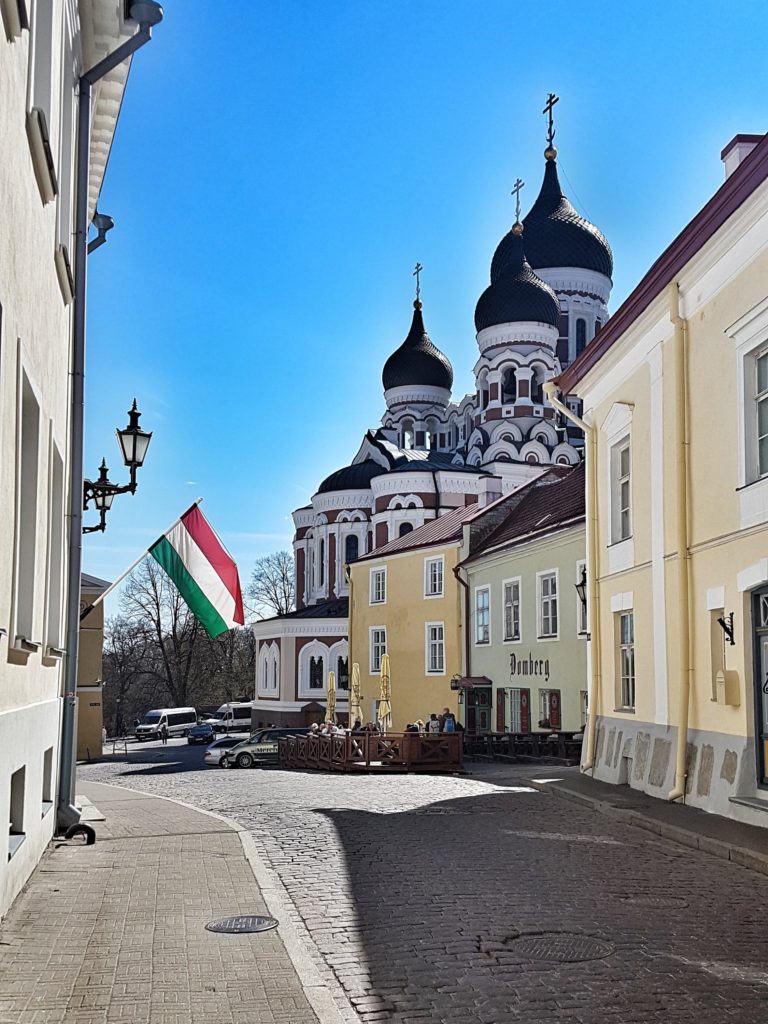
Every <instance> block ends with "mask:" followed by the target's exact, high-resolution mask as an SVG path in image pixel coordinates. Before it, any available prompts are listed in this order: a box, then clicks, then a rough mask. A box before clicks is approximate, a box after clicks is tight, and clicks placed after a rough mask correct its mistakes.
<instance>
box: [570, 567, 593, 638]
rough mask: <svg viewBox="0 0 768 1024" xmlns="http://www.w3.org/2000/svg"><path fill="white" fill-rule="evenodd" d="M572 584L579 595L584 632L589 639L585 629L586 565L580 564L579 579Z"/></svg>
mask: <svg viewBox="0 0 768 1024" xmlns="http://www.w3.org/2000/svg"><path fill="white" fill-rule="evenodd" d="M573 586H574V588H575V590H576V593H577V594H578V595H579V600H580V601H581V611H582V615H583V616H584V632H585V633H586V636H587V639H588V640H589V639H590V637H589V633H587V632H586V630H587V621H586V619H587V567H586V565H582V567H581V579H580V580H579V582H578V583H574V585H573Z"/></svg>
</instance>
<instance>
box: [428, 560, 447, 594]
mask: <svg viewBox="0 0 768 1024" xmlns="http://www.w3.org/2000/svg"><path fill="white" fill-rule="evenodd" d="M444 571H445V559H444V558H443V556H442V555H441V556H440V557H439V558H425V559H424V596H425V597H442V596H443V574H444Z"/></svg>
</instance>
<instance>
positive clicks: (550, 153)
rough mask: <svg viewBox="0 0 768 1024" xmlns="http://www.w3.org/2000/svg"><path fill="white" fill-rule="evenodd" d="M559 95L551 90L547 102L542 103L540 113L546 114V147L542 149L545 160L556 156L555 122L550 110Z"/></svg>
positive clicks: (558, 98) (557, 100) (557, 101)
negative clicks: (542, 107) (542, 106)
mask: <svg viewBox="0 0 768 1024" xmlns="http://www.w3.org/2000/svg"><path fill="white" fill-rule="evenodd" d="M559 101H560V97H559V96H556V95H555V94H554V93H553V92H550V93H548V94H547V102H546V103H545V104H544V109H543V110H542V114H546V115H547V119H548V122H549V123H548V125H547V148H546V149H545V150H544V156H545V157H546V159H547V160H554V159H555V158H556V157H557V150H556V149H555V124H554V118H553V117H552V111H553V109H554V106H555V104H556V103H559Z"/></svg>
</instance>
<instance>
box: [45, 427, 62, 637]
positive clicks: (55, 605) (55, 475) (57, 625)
mask: <svg viewBox="0 0 768 1024" xmlns="http://www.w3.org/2000/svg"><path fill="white" fill-rule="evenodd" d="M63 561H64V463H63V461H62V458H61V456H60V455H59V451H58V449H57V448H56V445H55V444H52V445H51V501H50V508H49V519H48V610H47V616H46V619H47V621H46V631H45V642H46V653H47V654H57V655H60V653H61V648H62V646H63V639H62V623H61V602H62V582H63Z"/></svg>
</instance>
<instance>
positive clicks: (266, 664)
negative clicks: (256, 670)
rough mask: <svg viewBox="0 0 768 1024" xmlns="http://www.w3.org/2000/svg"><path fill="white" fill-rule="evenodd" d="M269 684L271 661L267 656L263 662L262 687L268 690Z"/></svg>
mask: <svg viewBox="0 0 768 1024" xmlns="http://www.w3.org/2000/svg"><path fill="white" fill-rule="evenodd" d="M268 686H269V662H268V661H267V659H266V658H264V661H263V662H262V663H261V688H262V690H266V689H267V687H268Z"/></svg>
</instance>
